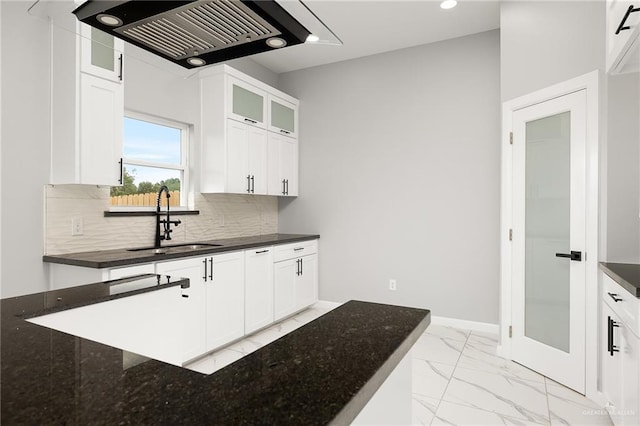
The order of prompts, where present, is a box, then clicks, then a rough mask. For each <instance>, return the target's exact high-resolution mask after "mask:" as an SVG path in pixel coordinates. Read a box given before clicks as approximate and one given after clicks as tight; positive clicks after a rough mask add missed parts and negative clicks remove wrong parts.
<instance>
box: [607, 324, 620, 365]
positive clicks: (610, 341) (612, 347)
mask: <svg viewBox="0 0 640 426" xmlns="http://www.w3.org/2000/svg"><path fill="white" fill-rule="evenodd" d="M614 327H620V325H619V324H617V323H616V322H615V321H614V320H613V319H612V318H611V317H610V316H608V317H607V350H608V351H609V355H611V356H613V353H614V352H620V349H618V347H617V346H616V345H614V344H613V343H614V342H613V328H614Z"/></svg>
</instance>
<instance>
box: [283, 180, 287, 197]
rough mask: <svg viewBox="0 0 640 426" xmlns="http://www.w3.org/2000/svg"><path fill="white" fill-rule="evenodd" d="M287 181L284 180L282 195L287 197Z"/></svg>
mask: <svg viewBox="0 0 640 426" xmlns="http://www.w3.org/2000/svg"><path fill="white" fill-rule="evenodd" d="M285 182H286V180H285V179H282V195H287V192H286V191H287V186H286V184H285Z"/></svg>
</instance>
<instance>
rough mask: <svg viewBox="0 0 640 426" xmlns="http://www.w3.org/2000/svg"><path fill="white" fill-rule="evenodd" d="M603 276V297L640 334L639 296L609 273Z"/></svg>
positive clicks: (636, 333)
mask: <svg viewBox="0 0 640 426" xmlns="http://www.w3.org/2000/svg"><path fill="white" fill-rule="evenodd" d="M602 276H603V279H602V284H603V285H602V298H603V299H604V301H605V302H606V303H607V304H608V305H609V306H610V307H611V309H613V311H614V312H615V313H616V314H617V315H618V316H619V317H620V319H621V320H622V321H623V322H624V323H625V324H627V325H628V326H629V328H630V329H631V330H632V331H633V333H634V334H635V335H636V336H637V335H639V334H640V333H639V331H640V327H639V324H638V321H640V315H638V309H639V305H638V298H637V297H635V296H633V295H632V294H631V293H629V292H628V291H627V290H625V289H624V288H622V287H621V286H620V284H618V283H617V282H615V281H614V280H613V279H612V278H611V277H609V276H608V275H607V274H604V273H603V274H602Z"/></svg>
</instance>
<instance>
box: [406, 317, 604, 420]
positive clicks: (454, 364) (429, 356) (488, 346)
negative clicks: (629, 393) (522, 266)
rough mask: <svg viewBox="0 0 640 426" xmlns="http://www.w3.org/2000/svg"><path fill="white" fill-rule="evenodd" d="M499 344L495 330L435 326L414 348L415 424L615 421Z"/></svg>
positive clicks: (595, 405) (430, 327) (600, 408)
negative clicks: (502, 351) (502, 353)
mask: <svg viewBox="0 0 640 426" xmlns="http://www.w3.org/2000/svg"><path fill="white" fill-rule="evenodd" d="M497 346H498V336H497V335H495V334H488V333H480V332H475V331H468V330H461V329H455V328H451V327H444V326H440V325H433V324H432V325H430V326H429V328H428V329H427V331H426V332H425V333H424V334H423V335H422V337H420V339H419V340H418V341H417V342H416V344H415V346H414V348H413V389H412V391H413V392H412V393H413V401H412V404H413V406H412V416H413V424H416V425H502V424H504V425H612V423H611V420H610V418H609V416H608V414H607V413H606V411H604V409H603V408H602V407H600V406H598V405H597V404H595V403H594V402H593V401H591V400H589V399H587V398H585V397H584V396H582V395H580V394H578V393H576V392H574V391H573V390H571V389H568V388H566V387H564V386H562V385H560V384H558V383H556V382H554V381H552V380H550V379H548V378H546V377H544V376H542V375H540V374H538V373H536V372H534V371H532V370H529V369H528V368H525V367H523V366H521V365H519V364H516V363H514V362H511V361H507V360H505V359H503V358H501V357H499V356H497V355H496V349H497Z"/></svg>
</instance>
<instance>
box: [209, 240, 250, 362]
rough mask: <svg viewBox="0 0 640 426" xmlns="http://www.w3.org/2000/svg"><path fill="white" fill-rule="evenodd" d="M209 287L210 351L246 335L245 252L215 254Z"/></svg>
mask: <svg viewBox="0 0 640 426" xmlns="http://www.w3.org/2000/svg"><path fill="white" fill-rule="evenodd" d="M205 288H206V311H207V320H206V323H207V339H206V350H207V351H211V350H213V349H215V348H218V347H220V346H222V345H224V344H226V343H229V342H231V341H232V340H235V339H238V338H240V337H242V336H244V252H242V251H238V252H232V253H225V254H218V255H215V256H213V272H212V275H210V276H209V277H208V279H207V280H205Z"/></svg>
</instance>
